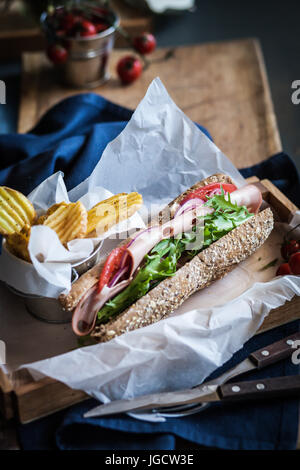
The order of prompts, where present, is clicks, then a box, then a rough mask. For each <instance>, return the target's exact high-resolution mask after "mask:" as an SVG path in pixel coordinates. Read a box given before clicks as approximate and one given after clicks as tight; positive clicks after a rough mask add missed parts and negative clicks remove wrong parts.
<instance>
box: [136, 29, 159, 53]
mask: <svg viewBox="0 0 300 470" xmlns="http://www.w3.org/2000/svg"><path fill="white" fill-rule="evenodd" d="M133 47H134V48H135V50H136V51H137V52H139V53H140V54H143V55H144V54H150V53H151V52H153V51H154V49H155V47H156V39H155V37H154V36H153V34H151V33H142V34H140V35H139V36H136V37H135V38H133Z"/></svg>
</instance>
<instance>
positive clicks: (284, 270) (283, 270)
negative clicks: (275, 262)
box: [276, 263, 292, 276]
mask: <svg viewBox="0 0 300 470" xmlns="http://www.w3.org/2000/svg"><path fill="white" fill-rule="evenodd" d="M285 274H292V273H291V268H290V266H289V263H283V264H281V265H280V266H279V268H278V269H277V271H276V276H284V275H285Z"/></svg>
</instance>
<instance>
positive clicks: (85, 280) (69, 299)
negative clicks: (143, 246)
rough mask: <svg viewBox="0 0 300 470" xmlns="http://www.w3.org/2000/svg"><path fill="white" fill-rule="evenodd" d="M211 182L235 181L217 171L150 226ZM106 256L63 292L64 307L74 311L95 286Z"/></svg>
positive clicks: (194, 187) (168, 206)
mask: <svg viewBox="0 0 300 470" xmlns="http://www.w3.org/2000/svg"><path fill="white" fill-rule="evenodd" d="M211 183H231V184H232V183H233V181H232V179H231V178H230V176H227V175H223V174H221V173H217V174H215V175H211V176H209V177H208V178H205V179H204V180H202V181H199V182H198V183H196V184H194V185H193V186H192V187H191V188H189V189H187V190H186V191H185V192H184V193H182V194H180V195H179V196H177V197H176V198H175V199H174V200H173V201H171V202H170V203H169V204H168V205H167V206H166V207H165V208H164V209H163V210H162V211H161V212H160V213H159V214H158V216H157V217H155V218H153V219H152V220H151V222H150V224H149V227H150V226H153V225H157V224H158V223H161V224H162V223H164V222H167V221H168V220H170V216H171V213H172V212H173V211H172V208H173V207H174V205H175V204H177V203H180V201H181V200H182V199H183V198H184V197H185V196H187V195H188V194H189V193H191V192H192V191H195V189H198V188H202V187H203V186H207V185H208V184H211ZM128 242H129V239H127V240H124V241H122V243H120V246H121V245H124V244H126V243H128ZM105 259H106V258H101V259H100V261H99V263H98V264H97V265H96V266H94V267H93V268H91V269H90V270H89V271H87V272H86V273H84V274H83V275H82V276H80V278H79V279H78V280H77V281H76V282H74V284H73V285H72V288H71V290H70V291H69V292H68V293H67V294H61V295H60V297H59V301H60V302H61V304H62V306H63V309H64V310H67V311H72V310H74V308H75V307H76V305H77V304H78V303H79V301H80V299H81V298H82V296H83V295H84V294H85V293H86V292H87V291H88V290H89V289H90V288H91V287H93V286H94V285H95V284H96V282H97V281H98V279H99V275H100V273H101V270H102V267H103V264H104V262H105Z"/></svg>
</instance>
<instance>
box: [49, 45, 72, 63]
mask: <svg viewBox="0 0 300 470" xmlns="http://www.w3.org/2000/svg"><path fill="white" fill-rule="evenodd" d="M47 55H48V57H49V59H50V60H51V61H52V62H53V63H54V64H56V65H58V64H64V63H65V62H66V60H67V58H68V51H67V49H66V48H65V47H63V46H61V45H60V44H51V45H50V46H48V48H47Z"/></svg>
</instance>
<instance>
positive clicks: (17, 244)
mask: <svg viewBox="0 0 300 470" xmlns="http://www.w3.org/2000/svg"><path fill="white" fill-rule="evenodd" d="M30 232H31V226H30V225H27V224H26V225H24V227H23V228H22V230H21V231H20V232H16V233H12V234H11V235H7V237H6V247H7V249H8V250H9V251H10V252H11V253H12V254H13V255H15V256H17V257H18V258H21V259H23V260H25V261H29V262H31V259H30V256H29V252H28V243H29V238H30Z"/></svg>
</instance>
